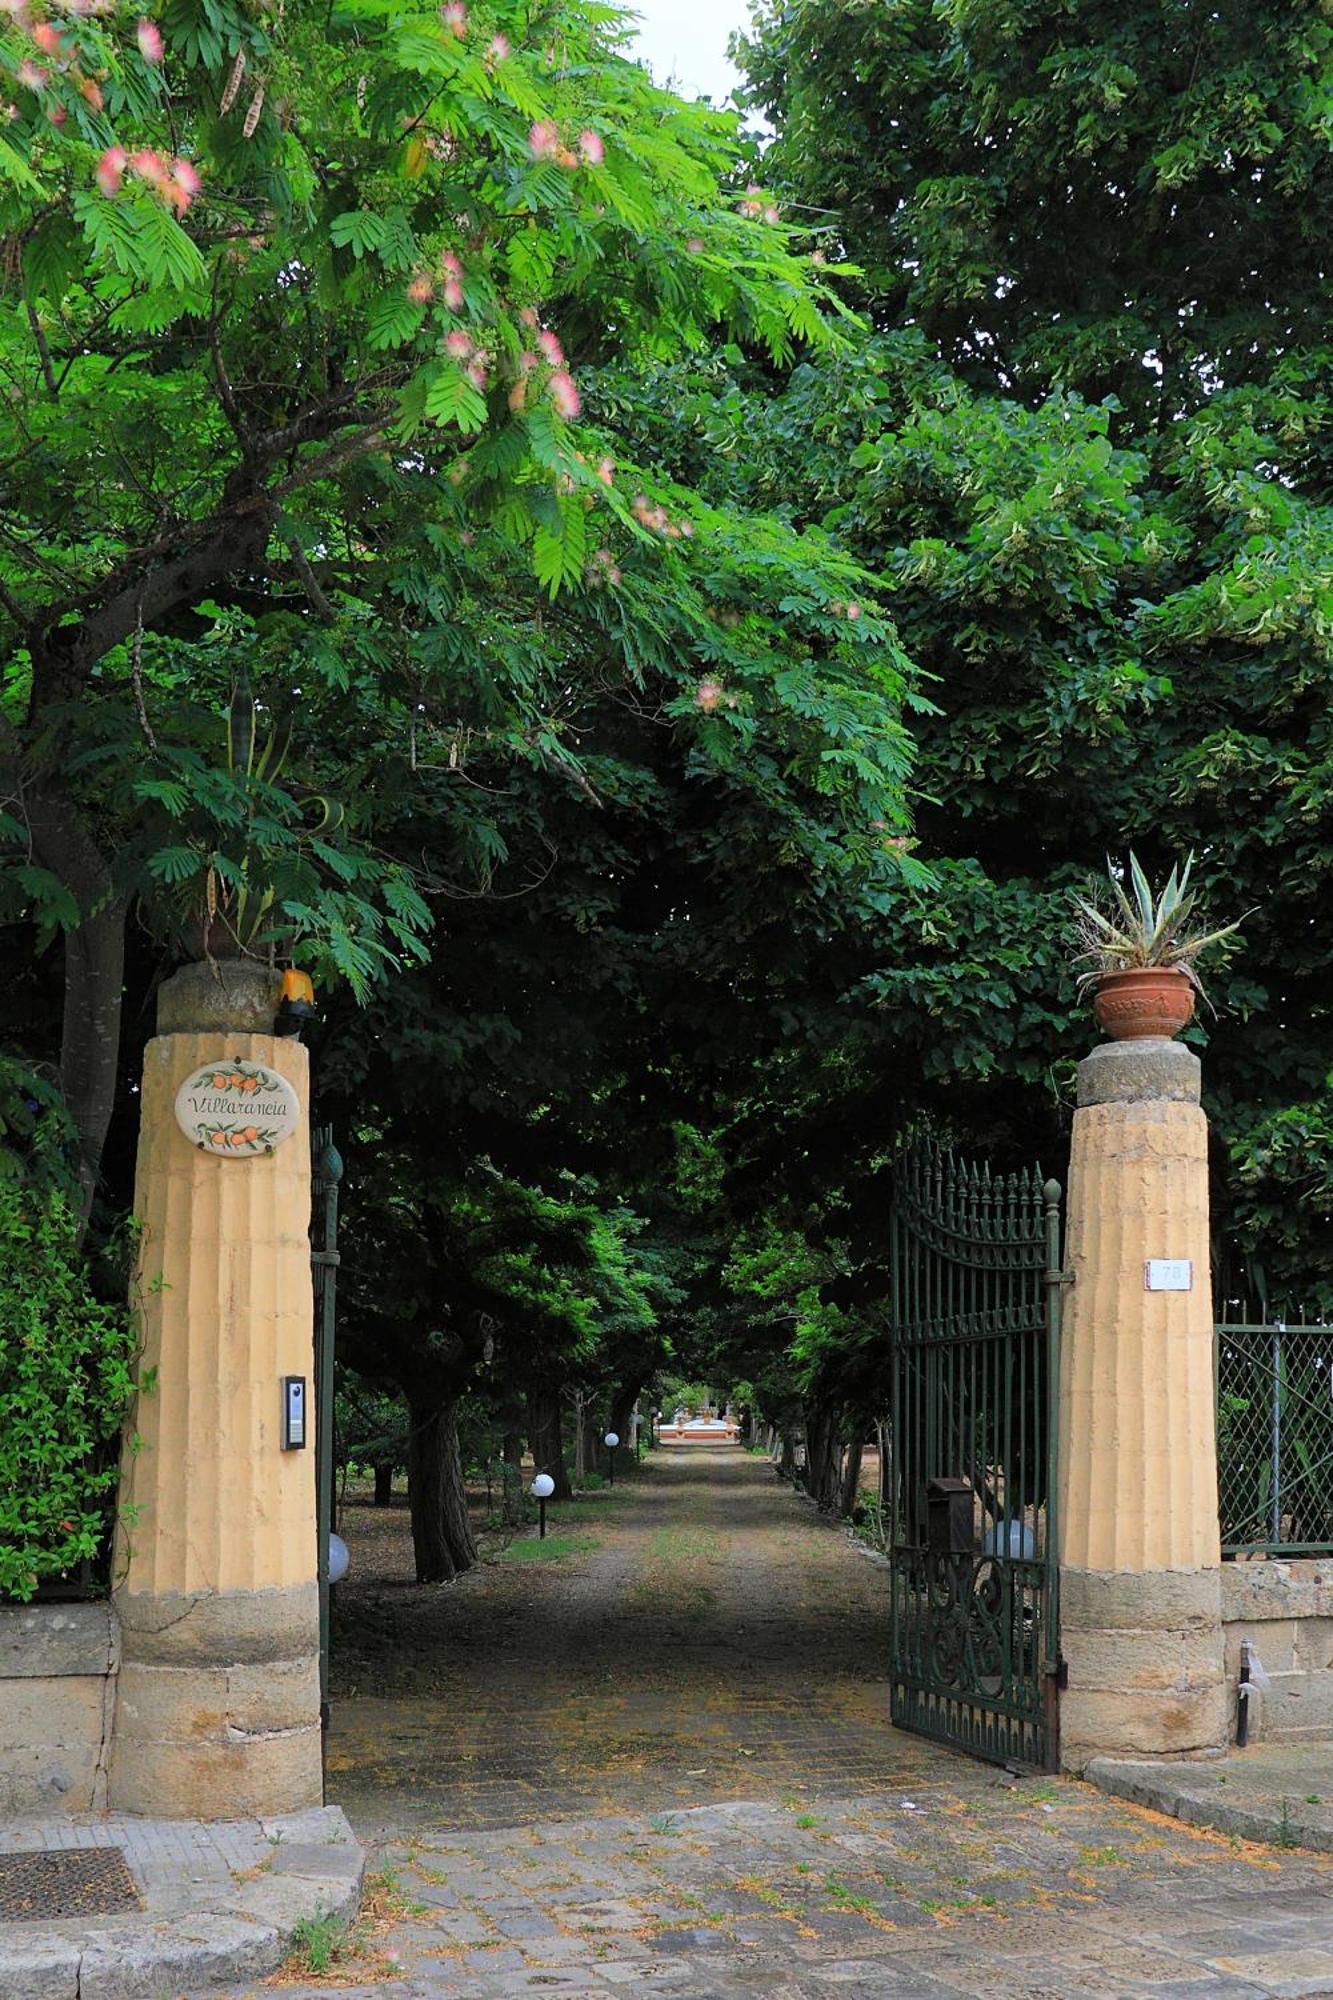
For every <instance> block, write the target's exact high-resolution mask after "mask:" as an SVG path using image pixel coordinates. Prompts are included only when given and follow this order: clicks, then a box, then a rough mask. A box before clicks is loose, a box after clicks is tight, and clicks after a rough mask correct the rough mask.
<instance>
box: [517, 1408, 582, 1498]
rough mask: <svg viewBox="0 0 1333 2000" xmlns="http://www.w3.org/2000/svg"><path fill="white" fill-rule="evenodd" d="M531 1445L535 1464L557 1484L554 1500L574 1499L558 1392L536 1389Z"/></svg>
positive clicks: (530, 1415)
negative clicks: (566, 1457) (566, 1462)
mask: <svg viewBox="0 0 1333 2000" xmlns="http://www.w3.org/2000/svg"><path fill="white" fill-rule="evenodd" d="M528 1442H529V1444H530V1445H531V1446H532V1457H533V1462H534V1464H535V1465H536V1468H537V1470H538V1472H549V1473H550V1475H551V1477H552V1479H553V1480H554V1481H555V1494H554V1498H555V1499H557V1500H572V1499H573V1498H574V1489H573V1488H572V1486H571V1485H570V1483H569V1474H568V1472H567V1471H566V1470H565V1449H564V1439H563V1435H562V1431H561V1425H560V1395H559V1392H558V1390H555V1389H534V1390H533V1391H532V1393H531V1395H529V1397H528Z"/></svg>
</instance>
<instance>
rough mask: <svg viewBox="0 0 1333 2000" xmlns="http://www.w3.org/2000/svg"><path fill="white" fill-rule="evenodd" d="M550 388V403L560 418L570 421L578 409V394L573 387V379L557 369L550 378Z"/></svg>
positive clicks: (560, 369)
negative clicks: (566, 418)
mask: <svg viewBox="0 0 1333 2000" xmlns="http://www.w3.org/2000/svg"><path fill="white" fill-rule="evenodd" d="M550 387H551V401H552V402H553V403H554V404H555V406H556V408H557V410H559V412H560V414H561V416H562V417H568V418H569V419H570V420H571V421H572V420H573V419H574V418H575V417H576V416H577V415H578V413H579V409H580V404H579V392H578V389H577V388H576V387H575V384H574V377H573V376H572V375H570V374H568V373H567V372H566V370H565V369H563V368H559V369H557V370H556V372H555V374H554V375H553V376H552V377H551V384H550Z"/></svg>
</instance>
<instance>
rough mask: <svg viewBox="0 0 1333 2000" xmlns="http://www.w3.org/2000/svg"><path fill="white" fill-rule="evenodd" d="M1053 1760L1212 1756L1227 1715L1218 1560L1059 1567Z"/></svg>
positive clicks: (1079, 1762) (1218, 1749)
mask: <svg viewBox="0 0 1333 2000" xmlns="http://www.w3.org/2000/svg"><path fill="white" fill-rule="evenodd" d="M1060 1644H1061V1650H1062V1652H1063V1654H1064V1657H1065V1660H1066V1662H1067V1663H1068V1669H1069V1684H1068V1687H1067V1688H1066V1689H1065V1692H1064V1693H1063V1695H1062V1696H1061V1700H1060V1762H1061V1764H1062V1766H1063V1768H1064V1769H1065V1770H1067V1771H1075V1772H1077V1771H1082V1770H1083V1769H1084V1767H1085V1766H1086V1765H1087V1764H1089V1763H1090V1762H1091V1760H1092V1759H1093V1758H1094V1757H1133V1758H1156V1757H1160V1758H1163V1759H1168V1758H1169V1759H1174V1760H1179V1759H1181V1758H1194V1757H1220V1756H1222V1755H1223V1754H1224V1753H1225V1751H1226V1747H1227V1742H1228V1738H1229V1733H1230V1732H1229V1725H1228V1714H1227V1688H1226V1681H1225V1676H1224V1671H1223V1647H1222V1582H1221V1573H1220V1571H1218V1570H1216V1569H1203V1570H1148V1571H1144V1572H1133V1571H1124V1570H1088V1569H1062V1570H1061V1572H1060Z"/></svg>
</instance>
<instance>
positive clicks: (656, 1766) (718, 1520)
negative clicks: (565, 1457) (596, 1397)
mask: <svg viewBox="0 0 1333 2000" xmlns="http://www.w3.org/2000/svg"><path fill="white" fill-rule="evenodd" d="M550 1534H551V1536H552V1537H553V1538H559V1539H558V1541H557V1543H556V1546H558V1547H560V1546H564V1544H565V1543H566V1542H568V1541H572V1542H574V1543H575V1544H576V1545H578V1544H583V1545H584V1546H582V1547H581V1548H577V1549H576V1552H575V1553H573V1554H571V1555H569V1556H565V1557H562V1558H560V1559H558V1560H555V1561H540V1560H527V1561H515V1560H514V1557H513V1553H512V1552H511V1554H510V1556H509V1557H508V1559H506V1560H505V1561H503V1562H501V1563H499V1564H498V1565H496V1566H493V1567H488V1568H485V1569H483V1570H482V1571H480V1572H479V1573H476V1574H474V1575H472V1576H469V1577H465V1578H463V1579H462V1580H460V1582H458V1583H457V1584H453V1585H446V1586H442V1587H436V1588H434V1589H420V1590H419V1589H415V1588H406V1587H402V1586H399V1587H395V1588H382V1587H376V1586H375V1585H373V1584H371V1585H368V1586H366V1588H365V1591H364V1594H363V1596H362V1597H361V1598H360V1599H359V1600H358V1601H357V1602H356V1604H355V1608H354V1612H353V1615H352V1616H351V1617H349V1618H348V1619H347V1620H346V1621H345V1622H344V1624H343V1635H344V1636H343V1644H342V1645H341V1647H339V1648H336V1651H335V1671H336V1674H337V1685H338V1688H339V1689H340V1690H345V1691H346V1693H347V1694H349V1695H351V1697H352V1698H351V1699H344V1700H339V1701H337V1702H336V1704H335V1710H334V1735H333V1738H332V1740H331V1745H330V1773H331V1779H332V1785H333V1791H334V1795H335V1796H336V1797H337V1798H338V1799H339V1800H340V1801H341V1802H342V1803H343V1804H345V1805H346V1806H347V1807H348V1809H349V1810H355V1811H359V1812H360V1814H361V1815H362V1817H363V1818H369V1819H370V1820H371V1821H372V1822H378V1821H379V1820H380V1819H381V1818H382V1819H383V1821H384V1823H386V1824H394V1823H398V1822H400V1821H401V1817H402V1814H403V1811H404V1809H405V1807H406V1808H407V1809H409V1810H410V1811H411V1812H413V1813H419V1814H420V1815H421V1817H422V1818H425V1819H437V1818H441V1817H443V1818H445V1819H447V1820H448V1821H449V1822H450V1823H452V1824H454V1825H463V1826H496V1825H512V1824H513V1823H514V1821H515V1819H516V1818H521V1817H523V1816H524V1815H525V1814H526V1815H530V1816H531V1817H533V1818H540V1817H544V1816H546V1815H549V1814H552V1813H556V1814H567V1813H570V1812H574V1811H578V1812H585V1813H586V1812H590V1811H603V1810H623V1809H624V1808H625V1807H626V1806H627V1805H633V1806H635V1807H636V1808H638V1809H641V1810H642V1811H644V1812H646V1813H649V1814H652V1813H655V1812H660V1811H667V1810H672V1809H676V1808H679V1807H682V1806H696V1805H701V1804H704V1803H707V1802H708V1801H710V1800H716V1799H734V1798H754V1797H763V1796H768V1795H770V1794H778V1793H787V1792H799V1793H800V1794H801V1795H802V1796H809V1795H812V1794H818V1793H820V1792H822V1791H823V1790H825V1789H828V1788H833V1789H835V1790H838V1791H840V1792H843V1793H845V1792H846V1791H847V1790H848V1789H849V1788H852V1789H872V1788H874V1787H876V1786H878V1785H881V1784H886V1785H893V1784H900V1783H902V1782H905V1781H906V1780H907V1779H908V1778H909V1777H915V1776H921V1775H924V1774H925V1773H927V1772H929V1771H931V1770H936V1769H940V1768H948V1767H949V1766H950V1764H951V1762H952V1760H951V1759H950V1758H949V1757H948V1756H947V1755H945V1754H943V1753H939V1752H935V1751H933V1750H932V1749H930V1748H929V1747H928V1746H926V1745H924V1744H921V1743H919V1742H917V1741H915V1740H914V1739H912V1738H910V1737H905V1736H902V1735H900V1734H899V1732H897V1731H896V1730H894V1729H891V1728H890V1727H889V1723H888V1683H887V1680H886V1665H887V1642H888V1588H887V1575H886V1572H885V1571H884V1570H883V1569H882V1568H881V1567H879V1566H878V1565H876V1564H875V1563H873V1562H871V1561H870V1560H869V1559H868V1558H867V1557H865V1556H864V1555H861V1554H859V1553H858V1552H857V1551H855V1550H853V1549H851V1548H850V1547H849V1546H848V1545H847V1541H846V1537H845V1535H844V1533H843V1531H842V1530H841V1529H840V1528H838V1527H835V1526H834V1525H832V1524H831V1523H830V1522H828V1521H826V1520H824V1519H823V1518H821V1517H820V1516H819V1515H818V1514H816V1513H815V1511H814V1509H813V1508H811V1507H810V1506H808V1504H806V1503H805V1502H803V1501H802V1500H800V1499H799V1498H797V1497H795V1496H793V1494H792V1492H791V1490H790V1488H789V1487H787V1486H785V1485H782V1484H781V1483H780V1482H779V1481H778V1480H777V1479H776V1478H775V1477H774V1474H773V1472H772V1471H771V1469H770V1468H769V1466H768V1464H767V1463H766V1462H765V1461H763V1460H760V1459H754V1458H751V1457H749V1456H747V1455H746V1454H745V1453H744V1452H742V1451H741V1450H739V1449H737V1448H735V1447H728V1446H725V1445H705V1446H688V1445H685V1446H667V1447H664V1448H663V1449H662V1450H661V1451H659V1452H658V1453H657V1454H655V1456H654V1457H653V1458H652V1460H651V1462H650V1463H649V1465H648V1466H647V1467H646V1468H645V1471H644V1475H643V1476H642V1477H641V1478H640V1479H638V1480H635V1481H633V1482H629V1481H626V1480H624V1479H622V1481H621V1483H620V1484H619V1485H618V1486H617V1487H616V1488H615V1489H614V1490H613V1491H609V1492H603V1493H599V1494H597V1495H595V1496H593V1497H592V1498H590V1499H588V1500H585V1501H582V1502H575V1503H574V1504H573V1506H572V1507H567V1508H561V1507H555V1506H553V1507H552V1508H551V1509H550ZM354 1560H355V1551H354Z"/></svg>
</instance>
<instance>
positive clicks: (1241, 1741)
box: [1236, 1639, 1250, 1750]
mask: <svg viewBox="0 0 1333 2000" xmlns="http://www.w3.org/2000/svg"><path fill="white" fill-rule="evenodd" d="M1249 1740H1250V1642H1249V1640H1248V1639H1242V1640H1241V1642H1240V1681H1239V1684H1238V1685H1237V1688H1236V1748H1237V1749H1238V1750H1243V1749H1244V1748H1245V1746H1246V1744H1247V1743H1248V1742H1249Z"/></svg>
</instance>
